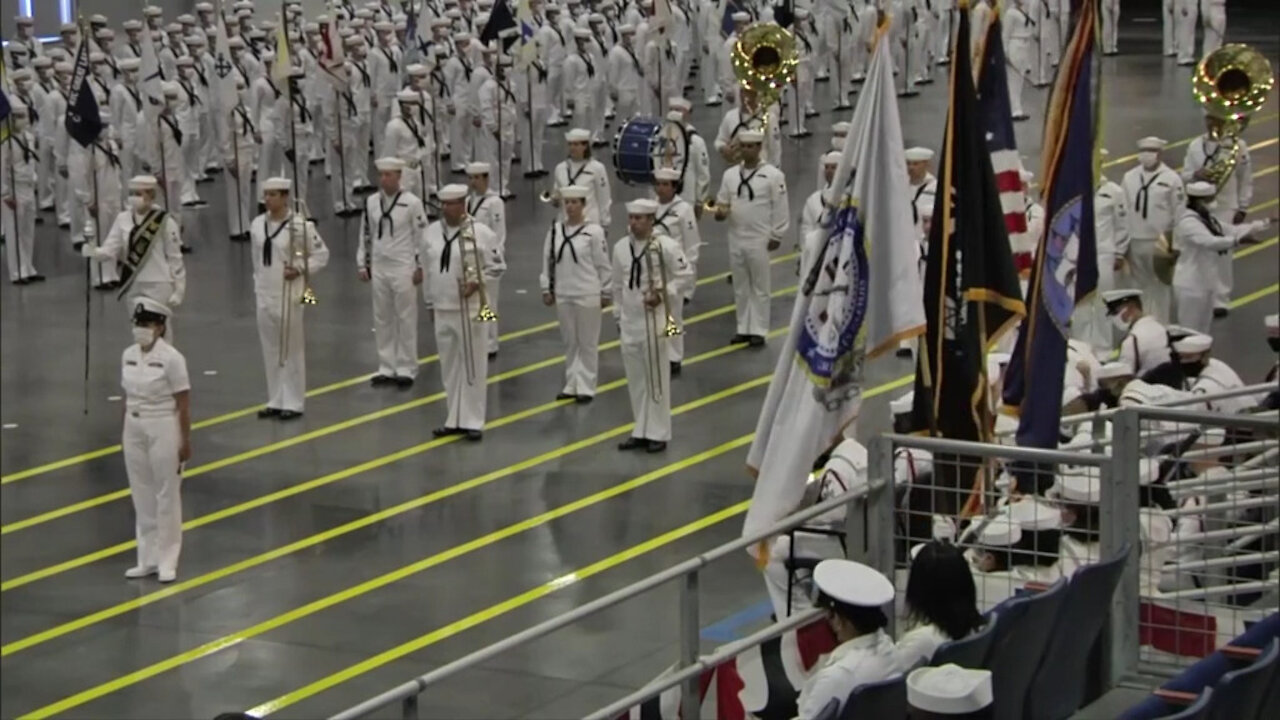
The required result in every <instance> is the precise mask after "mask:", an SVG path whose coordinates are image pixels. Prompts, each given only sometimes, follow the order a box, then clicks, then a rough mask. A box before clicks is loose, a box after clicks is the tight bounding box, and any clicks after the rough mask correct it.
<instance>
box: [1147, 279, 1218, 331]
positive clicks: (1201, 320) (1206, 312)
mask: <svg viewBox="0 0 1280 720" xmlns="http://www.w3.org/2000/svg"><path fill="white" fill-rule="evenodd" d="M1173 296H1174V301H1175V302H1176V303H1177V308H1178V324H1179V325H1181V326H1182V327H1184V328H1187V329H1188V330H1194V331H1195V332H1198V333H1202V334H1205V335H1209V334H1210V332H1209V330H1210V326H1211V325H1212V324H1213V290H1212V289H1211V288H1204V287H1182V286H1175V287H1174V288H1173ZM1144 299H1145V298H1144Z"/></svg>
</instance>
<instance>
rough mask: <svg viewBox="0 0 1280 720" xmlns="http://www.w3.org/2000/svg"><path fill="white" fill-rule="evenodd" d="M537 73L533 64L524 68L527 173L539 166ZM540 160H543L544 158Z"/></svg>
mask: <svg viewBox="0 0 1280 720" xmlns="http://www.w3.org/2000/svg"><path fill="white" fill-rule="evenodd" d="M522 39H523V38H522ZM536 71H537V68H535V67H533V63H532V62H530V63H528V64H526V65H525V67H524V104H525V119H526V120H528V121H529V147H527V148H525V149H526V150H527V151H528V152H529V154H528V156H527V157H528V158H529V164H528V166H526V167H525V172H526V173H529V172H533V166H534V165H536V164H537V163H535V162H534V152H533V73H534V72H536ZM538 159H539V160H541V159H542V158H538Z"/></svg>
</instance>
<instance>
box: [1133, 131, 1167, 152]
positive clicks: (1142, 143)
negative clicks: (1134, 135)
mask: <svg viewBox="0 0 1280 720" xmlns="http://www.w3.org/2000/svg"><path fill="white" fill-rule="evenodd" d="M1168 144H1169V141H1168V140H1165V139H1164V138H1158V137H1156V136H1154V135H1149V136H1147V137H1144V138H1142V139H1141V140H1139V141H1138V149H1139V150H1163V149H1164V147H1165V146H1166V145H1168Z"/></svg>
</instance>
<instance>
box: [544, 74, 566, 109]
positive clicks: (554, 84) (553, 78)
mask: <svg viewBox="0 0 1280 720" xmlns="http://www.w3.org/2000/svg"><path fill="white" fill-rule="evenodd" d="M564 96H565V92H564V68H563V67H562V66H560V65H556V64H555V63H552V64H551V67H549V68H547V103H548V104H549V105H550V106H551V107H550V110H551V112H550V115H549V116H548V118H547V121H548V122H558V121H560V120H563V119H564V118H565V117H566V113H565V106H564Z"/></svg>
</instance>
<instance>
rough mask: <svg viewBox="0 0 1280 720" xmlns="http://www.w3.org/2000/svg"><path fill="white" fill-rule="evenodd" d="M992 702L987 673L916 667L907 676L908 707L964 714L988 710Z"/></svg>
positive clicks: (946, 666)
mask: <svg viewBox="0 0 1280 720" xmlns="http://www.w3.org/2000/svg"><path fill="white" fill-rule="evenodd" d="M994 700H995V695H994V694H993V693H992V689H991V671H990V670H970V669H968V668H962V667H960V666H958V665H954V664H950V663H949V664H947V665H943V666H942V667H922V668H917V669H915V670H913V671H912V672H911V674H910V675H908V676H907V704H909V705H910V706H911V707H913V708H915V709H917V710H923V711H924V712H929V713H937V714H939V715H964V714H968V713H972V712H977V711H979V710H982V709H984V708H986V707H989V706H990V705H991V703H992V702H994Z"/></svg>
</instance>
